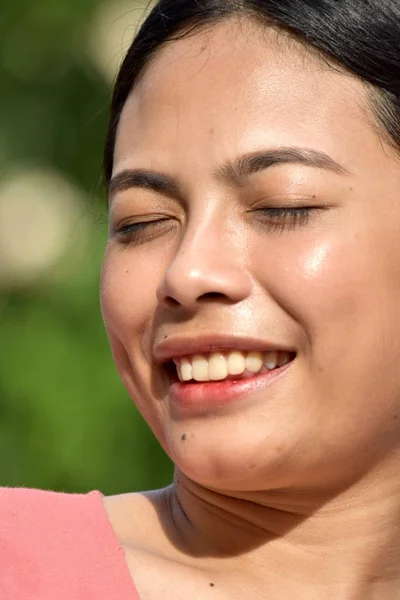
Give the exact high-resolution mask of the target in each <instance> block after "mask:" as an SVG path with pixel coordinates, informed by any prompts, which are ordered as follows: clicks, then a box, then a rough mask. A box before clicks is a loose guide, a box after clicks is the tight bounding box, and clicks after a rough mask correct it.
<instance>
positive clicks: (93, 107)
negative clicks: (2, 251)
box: [0, 0, 172, 494]
mask: <svg viewBox="0 0 400 600" xmlns="http://www.w3.org/2000/svg"><path fill="white" fill-rule="evenodd" d="M99 4H100V2H99V1H98V0H56V1H55V0H37V1H36V2H34V3H32V2H30V0H13V2H8V3H3V5H2V7H1V9H0V40H1V41H0V89H1V93H0V185H1V182H2V180H4V179H5V178H7V177H8V176H9V173H11V172H13V170H14V169H16V168H17V169H19V170H21V169H26V170H29V169H38V168H43V169H49V168H50V169H52V170H54V171H56V172H57V173H59V174H60V175H61V176H63V177H64V176H65V178H66V179H68V181H69V182H71V184H72V185H73V186H76V188H77V189H79V190H81V191H82V192H83V193H82V198H83V200H82V208H81V214H82V215H83V216H84V217H85V219H86V220H87V221H88V223H89V229H90V231H89V233H88V234H86V238H87V239H86V241H85V243H81V233H82V229H81V227H80V223H79V222H78V223H77V226H76V228H75V229H74V231H73V233H72V234H71V239H70V240H69V243H68V251H67V252H66V253H65V255H64V256H63V258H62V260H61V259H60V260H59V261H58V262H57V264H56V265H54V266H53V267H52V268H51V269H50V270H49V271H48V272H46V273H44V274H43V275H42V276H41V277H39V278H36V279H34V280H33V281H27V282H26V283H25V284H19V285H11V284H10V285H4V283H3V285H2V287H1V289H0V485H6V486H28V487H40V488H44V489H54V490H63V491H70V492H86V491H88V490H90V489H100V490H101V491H102V492H103V493H105V494H111V493H120V492H127V491H133V490H138V489H149V488H154V487H159V486H162V485H166V484H168V483H169V481H170V480H171V474H172V467H171V464H170V462H169V460H168V459H167V458H166V457H165V455H164V454H163V452H162V451H161V449H160V448H159V446H158V443H157V442H156V441H155V439H154V438H153V435H152V433H151V432H150V431H149V430H148V428H147V425H146V424H145V423H144V422H143V420H142V418H141V417H140V415H139V414H138V412H137V410H136V408H135V407H134V404H133V402H132V401H131V399H130V398H129V397H128V396H127V394H126V392H125V390H124V389H123V386H122V384H121V383H120V381H119V378H118V375H117V373H116V370H115V367H114V365H113V362H112V358H111V353H110V350H109V346H108V341H107V338H106V334H105V331H104V326H103V323H102V319H101V313H100V306H99V298H98V295H99V294H98V287H99V273H100V265H101V259H102V253H103V250H104V244H105V241H106V236H107V227H106V220H107V215H106V208H105V198H104V193H103V192H102V187H101V154H102V144H103V140H104V135H105V129H106V122H107V112H108V103H109V99H110V93H111V88H110V85H109V83H107V79H106V78H105V77H104V76H102V74H101V73H100V72H99V70H98V69H96V67H95V66H94V65H93V64H92V63H91V62H90V60H89V59H88V57H87V53H86V51H85V47H86V45H87V36H88V28H89V25H90V23H91V20H92V19H93V15H94V12H95V11H96V10H97V9H98V7H99ZM139 8H140V7H139ZM135 10H136V11H137V10H138V6H137V3H136V4H135V2H132V11H133V12H134V11H135ZM98 43H99V45H101V44H102V40H101V39H99V40H98ZM88 217H89V218H88ZM14 228H15V231H14ZM14 235H15V236H16V238H17V240H18V243H21V244H22V245H23V244H24V234H23V231H21V230H20V228H19V224H18V223H17V222H16V223H13V236H14ZM0 261H1V256H0Z"/></svg>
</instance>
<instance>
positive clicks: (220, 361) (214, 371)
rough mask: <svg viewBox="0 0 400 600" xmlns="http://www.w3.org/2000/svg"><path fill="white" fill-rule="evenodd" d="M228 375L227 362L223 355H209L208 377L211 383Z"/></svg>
mask: <svg viewBox="0 0 400 600" xmlns="http://www.w3.org/2000/svg"><path fill="white" fill-rule="evenodd" d="M227 375H228V362H227V360H226V358H225V356H224V355H223V354H219V353H215V354H211V356H210V358H209V359H208V377H209V379H211V380H212V381H218V380H220V379H225V378H226V377H227Z"/></svg>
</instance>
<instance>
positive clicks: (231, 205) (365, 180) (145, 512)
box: [102, 21, 400, 600]
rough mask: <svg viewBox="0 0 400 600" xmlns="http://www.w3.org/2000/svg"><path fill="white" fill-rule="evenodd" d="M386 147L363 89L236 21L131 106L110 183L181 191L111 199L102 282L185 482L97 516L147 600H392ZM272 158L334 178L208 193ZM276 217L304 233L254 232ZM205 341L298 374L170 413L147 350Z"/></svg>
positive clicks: (392, 368) (399, 568)
mask: <svg viewBox="0 0 400 600" xmlns="http://www.w3.org/2000/svg"><path fill="white" fill-rule="evenodd" d="M377 129H378V126H375V125H374V120H373V116H372V110H371V108H370V105H369V103H368V98H367V92H366V89H365V88H364V86H363V85H362V83H361V82H359V81H358V80H357V79H355V78H353V77H350V76H348V75H346V74H344V73H341V72H339V71H338V70H334V69H330V68H329V67H328V66H327V65H326V64H325V63H323V61H321V60H320V59H319V58H317V57H315V56H312V55H310V54H309V53H308V52H307V51H305V50H304V49H303V48H302V47H300V46H299V45H297V44H296V43H294V42H290V41H288V40H283V39H282V38H279V37H278V36H277V35H276V34H275V33H273V32H265V31H263V32H262V31H261V30H259V29H258V27H257V26H255V25H252V24H251V23H243V22H242V23H240V24H238V23H237V22H235V21H231V22H228V23H224V24H220V25H218V27H215V28H214V29H212V30H210V31H208V32H207V33H198V34H196V35H195V36H192V37H190V38H186V39H182V40H180V41H176V42H173V43H171V44H170V45H168V46H166V47H165V48H164V49H163V50H162V51H161V52H160V53H159V54H158V55H157V57H156V58H155V59H154V60H153V62H152V63H151V65H150V66H149V67H148V69H147V71H146V73H145V75H144V77H143V79H142V80H141V82H140V83H139V85H138V86H137V87H136V88H135V90H134V91H133V93H132V95H131V97H130V98H129V100H128V102H127V104H126V106H125V108H124V111H123V114H122V118H121V122H120V127H119V131H118V136H117V143H116V151H115V162H114V176H115V175H118V174H121V173H122V172H123V171H125V170H127V169H145V170H151V171H153V172H156V173H160V174H163V175H167V176H169V177H170V178H173V179H174V182H175V183H176V187H177V189H178V188H179V194H175V197H172V195H171V194H170V193H168V194H166V193H164V192H162V191H160V190H159V191H154V190H149V189H146V190H145V189H141V188H140V187H137V186H135V187H129V188H128V189H123V190H121V189H120V190H115V191H114V192H113V193H112V194H111V195H110V237H109V242H108V245H107V250H106V255H105V260H104V269H103V276H102V308H103V314H104V319H105V323H106V327H107V331H108V334H109V337H110V342H111V347H112V351H113V355H114V359H115V362H116V365H117V367H118V370H119V372H120V375H121V377H122V380H123V381H124V384H125V386H126V388H127V390H128V392H129V394H130V396H131V397H132V398H133V400H134V401H135V403H136V404H137V406H138V408H139V410H140V411H141V413H142V414H143V416H144V418H145V419H146V420H147V422H148V423H149V426H150V427H151V428H152V430H153V431H154V433H155V435H156V436H157V438H158V439H159V441H160V443H161V444H162V446H163V447H164V449H165V450H166V452H167V453H168V454H169V456H170V457H171V458H172V460H173V461H174V463H175V465H176V475H175V482H174V484H173V485H172V486H171V487H169V488H167V489H166V490H162V491H159V492H152V493H149V494H128V495H126V496H117V497H112V498H107V499H106V500H105V507H106V510H107V512H108V515H109V517H110V520H111V523H112V525H113V527H114V529H115V532H116V534H117V536H118V537H119V539H120V540H121V543H122V544H123V546H124V548H125V551H126V556H127V562H128V565H129V568H130V570H131V572H132V577H133V579H134V581H135V584H136V586H137V588H138V591H139V594H140V597H141V599H142V600H153V599H155V598H160V597H163V598H167V599H168V598H171V599H172V598H174V600H180V599H181V598H182V599H183V598H185V599H187V598H198V599H199V600H201V599H202V598H205V599H208V598H217V599H227V598H230V599H234V598H255V599H257V598H271V599H273V600H275V599H276V600H287V599H289V598H290V599H292V598H296V600H297V599H298V600H317V599H318V600H320V599H321V598H322V597H329V598H331V597H332V598H335V600H359V599H362V600H375V599H378V598H379V600H389V599H390V600H393V599H395V598H400V591H399V590H400V560H399V558H400V541H399V540H400V519H399V516H400V514H399V513H400V477H399V475H398V474H399V472H400V456H399V451H400V417H399V415H400V378H399V369H398V365H399V364H400V341H399V340H400V318H399V312H400V309H399V301H398V299H399V298H400V252H399V248H400V205H399V189H400V159H399V158H398V157H397V155H396V154H395V152H394V151H392V150H391V149H390V148H389V146H387V145H386V144H385V142H384V141H383V134H382V136H380V135H379V132H378V131H377ZM277 147H283V148H286V149H287V148H293V147H299V148H303V149H304V148H307V149H311V150H312V151H318V152H323V153H324V154H325V155H328V156H329V157H331V159H332V161H335V165H336V166H333V162H330V163H329V164H328V163H326V164H324V165H322V164H320V165H319V166H309V165H305V164H299V162H285V163H284V164H279V165H274V166H272V167H270V168H265V169H263V170H261V171H259V172H258V173H256V174H252V175H251V176H249V177H246V178H242V179H240V181H239V180H238V179H236V180H233V179H232V178H230V180H229V181H228V180H227V178H224V177H221V166H222V165H226V162H227V161H231V162H232V161H235V160H236V159H237V158H238V157H240V156H243V155H246V154H251V153H255V152H260V151H263V150H265V149H271V148H274V149H276V148H277ZM178 196H179V197H178ZM288 206H289V207H290V206H302V207H310V211H309V215H308V217H307V219H304V220H302V221H301V222H300V221H298V220H297V221H296V220H295V219H293V218H292V217H290V216H289V218H288V217H285V218H283V217H279V219H280V221H279V220H278V221H277V218H276V217H275V216H273V217H272V216H271V214H270V213H269V216H263V217H262V218H261V217H260V212H259V209H260V208H265V207H267V208H268V207H269V208H270V207H273V208H277V207H278V208H281V207H288ZM312 207H315V209H312ZM257 211H258V212H257ZM149 219H151V220H157V221H158V223H157V224H156V225H154V226H152V227H150V228H148V229H144V230H141V232H140V234H139V236H138V237H136V238H135V237H133V235H131V234H127V233H125V234H122V233H121V232H120V231H119V230H120V229H121V227H122V226H126V225H127V224H128V225H129V224H132V223H136V222H142V221H146V220H149ZM161 219H164V220H162V221H161ZM295 221H296V222H295ZM204 334H210V335H212V334H225V335H228V334H229V335H240V336H242V337H245V338H251V339H253V340H259V341H265V340H268V341H269V342H271V341H273V342H274V343H276V344H281V345H283V346H285V347H286V346H287V347H290V348H293V349H294V350H295V352H296V358H295V360H294V361H293V363H292V364H291V365H290V366H289V368H288V369H287V370H286V372H285V374H284V375H283V376H282V377H280V378H279V380H277V381H276V382H275V383H274V384H273V385H271V386H270V387H269V388H268V389H267V390H265V389H264V390H262V391H256V392H254V393H251V394H248V395H247V396H246V397H245V398H243V399H242V400H240V401H238V402H234V403H232V404H230V405H229V406H226V407H223V408H221V407H219V408H218V409H215V410H214V409H213V408H212V406H210V407H209V408H208V411H204V410H203V411H202V412H201V413H199V414H198V413H196V412H193V413H190V412H189V413H184V414H183V413H182V414H177V413H176V411H174V409H173V406H172V402H171V395H170V379H169V375H168V373H167V372H166V369H165V368H164V366H163V365H161V364H159V363H158V362H157V361H156V360H155V355H154V352H155V349H156V348H157V346H158V345H159V344H160V343H161V342H162V341H163V340H165V339H172V340H173V339H176V338H180V339H184V338H186V337H195V336H198V335H204ZM211 584H213V585H211Z"/></svg>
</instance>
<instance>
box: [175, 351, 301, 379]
mask: <svg viewBox="0 0 400 600" xmlns="http://www.w3.org/2000/svg"><path fill="white" fill-rule="evenodd" d="M290 361H291V355H290V353H289V352H265V353H264V354H263V353H261V352H240V351H239V350H232V351H231V352H228V353H226V354H225V353H223V352H213V353H212V354H210V355H207V356H204V355H202V354H196V355H194V356H192V357H186V358H182V359H177V360H176V361H175V364H176V369H177V373H178V378H179V380H180V381H191V380H192V379H194V380H195V381H222V380H223V379H226V377H227V376H228V375H242V374H243V373H245V371H246V372H248V376H250V374H255V373H259V372H260V371H261V370H262V369H263V368H264V372H265V371H266V370H269V371H272V370H273V369H276V367H277V366H278V367H283V366H284V365H287V364H288V363H289V362H290Z"/></svg>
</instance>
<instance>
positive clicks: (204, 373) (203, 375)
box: [192, 354, 209, 381]
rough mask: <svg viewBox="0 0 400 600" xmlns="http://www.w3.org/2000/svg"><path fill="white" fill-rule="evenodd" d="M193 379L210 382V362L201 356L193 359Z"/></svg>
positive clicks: (197, 355)
mask: <svg viewBox="0 0 400 600" xmlns="http://www.w3.org/2000/svg"><path fill="white" fill-rule="evenodd" d="M192 377H193V379H194V380H195V381H209V377H208V360H207V359H206V357H205V356H202V355H201V354H196V355H195V356H193V358H192Z"/></svg>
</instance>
